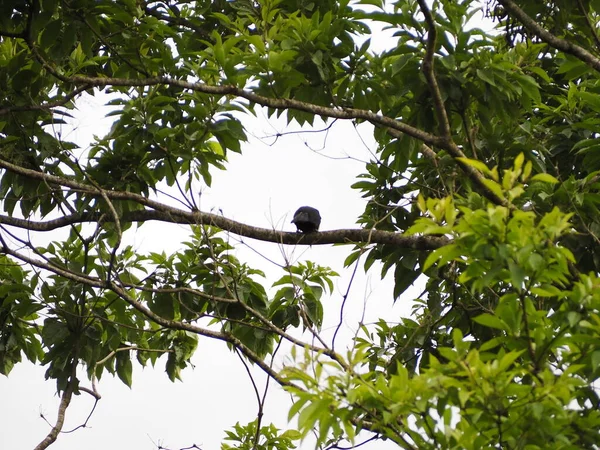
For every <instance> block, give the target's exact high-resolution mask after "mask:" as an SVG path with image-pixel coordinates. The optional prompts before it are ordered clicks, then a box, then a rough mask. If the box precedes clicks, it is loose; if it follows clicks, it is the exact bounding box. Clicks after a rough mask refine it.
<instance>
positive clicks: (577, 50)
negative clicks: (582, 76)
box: [498, 0, 600, 72]
mask: <svg viewBox="0 0 600 450" xmlns="http://www.w3.org/2000/svg"><path fill="white" fill-rule="evenodd" d="M498 3H500V4H501V5H502V6H503V7H504V8H505V9H506V11H508V13H509V14H510V15H511V16H513V17H516V18H517V19H518V20H519V22H521V23H522V24H523V26H524V27H525V28H527V29H528V30H529V31H531V32H532V33H534V34H535V35H536V36H538V37H539V38H540V39H541V40H542V41H544V42H546V43H547V44H549V45H550V46H552V47H554V48H555V49H557V50H560V51H562V52H564V53H568V54H570V55H573V56H575V57H576V58H577V59H579V60H580V61H583V62H584V63H586V64H587V65H588V66H590V67H592V68H593V69H595V70H597V71H599V72H600V58H597V57H596V56H594V55H592V54H591V53H590V52H588V51H587V50H586V49H584V48H583V47H580V46H579V45H577V44H573V43H572V42H569V41H567V40H565V39H561V38H559V37H557V36H555V35H553V34H552V33H550V32H549V31H548V30H546V29H545V28H543V27H541V26H540V25H539V24H538V23H537V22H536V21H535V20H534V19H532V18H531V17H530V16H529V15H527V13H525V11H523V10H522V9H521V8H519V6H517V4H516V3H515V2H514V1H513V0H498Z"/></svg>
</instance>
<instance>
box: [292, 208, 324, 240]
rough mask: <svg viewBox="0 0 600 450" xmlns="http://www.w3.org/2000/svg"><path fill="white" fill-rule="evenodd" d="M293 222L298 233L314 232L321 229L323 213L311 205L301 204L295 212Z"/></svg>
mask: <svg viewBox="0 0 600 450" xmlns="http://www.w3.org/2000/svg"><path fill="white" fill-rule="evenodd" d="M292 223H293V224H294V225H296V228H297V230H296V231H297V232H298V233H314V232H316V231H319V225H321V215H320V214H319V211H318V210H316V209H315V208H313V207H311V206H301V207H300V208H298V211H296V212H295V213H294V219H293V220H292Z"/></svg>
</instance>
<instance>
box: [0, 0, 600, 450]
mask: <svg viewBox="0 0 600 450" xmlns="http://www.w3.org/2000/svg"><path fill="white" fill-rule="evenodd" d="M520 4H522V5H520ZM481 12H484V13H487V16H488V17H490V18H492V19H494V20H495V22H494V23H495V26H496V28H495V29H493V30H491V31H485V30H484V29H482V28H477V27H474V26H473V25H472V24H473V21H474V20H476V19H477V18H478V17H480V14H481ZM599 14H600V4H599V3H598V2H597V1H579V2H577V6H573V5H572V3H571V2H566V1H563V0H561V1H558V0H557V1H554V2H516V1H514V0H496V1H495V2H492V1H490V2H488V3H487V4H482V3H479V2H476V1H474V0H462V1H456V0H436V1H433V2H426V1H425V0H417V1H415V0H398V1H394V2H389V3H386V4H384V2H381V1H377V0H357V1H355V2H353V3H350V2H349V1H347V0H342V1H336V2H334V1H331V0H327V1H319V2H304V1H298V0H258V1H251V0H240V1H235V2H232V1H227V0H218V1H197V2H187V1H180V2H175V1H170V2H152V1H147V2H146V1H135V2H134V1H123V2H113V1H109V0H98V1H87V0H76V1H70V2H67V1H59V0H14V1H7V2H2V3H1V4H0V85H1V86H3V90H2V94H3V95H2V97H3V99H4V101H3V104H2V105H0V139H1V140H0V169H2V171H1V173H0V198H1V200H2V202H1V206H2V210H3V211H4V214H2V215H0V227H1V228H0V250H1V252H0V253H1V255H0V280H1V285H0V373H2V374H5V375H9V373H10V372H11V369H12V368H13V367H14V365H15V364H17V363H19V362H21V360H22V359H23V356H24V357H25V358H26V359H28V360H29V361H32V362H34V363H39V364H42V365H44V366H45V367H46V378H47V379H52V380H54V381H55V382H56V384H57V389H58V391H59V393H60V395H61V398H62V402H61V411H62V413H63V416H64V412H65V410H66V408H67V407H68V405H69V402H70V401H71V396H72V395H73V394H79V393H82V392H86V393H89V394H91V395H93V396H95V397H96V400H99V399H100V396H99V395H98V394H97V392H95V388H94V389H89V388H86V387H85V385H87V384H88V383H87V382H88V380H91V381H92V383H91V384H92V386H95V381H96V380H97V379H100V378H101V377H102V375H103V374H104V373H105V372H106V371H107V372H108V373H110V374H116V375H117V376H118V377H119V378H120V379H121V380H122V381H123V382H124V383H125V384H127V385H128V386H132V383H133V360H134V359H137V362H138V363H139V364H141V365H142V366H144V365H146V364H147V363H148V362H150V363H151V364H152V365H154V364H155V362H156V361H157V359H158V358H160V357H161V356H163V355H164V357H165V359H166V360H167V363H166V367H167V374H168V376H169V378H170V379H171V380H175V379H178V378H179V377H180V374H181V371H182V370H183V369H184V368H185V367H187V366H188V365H189V364H190V358H191V357H192V355H193V354H194V351H195V350H196V347H197V345H198V341H199V339H201V338H205V339H218V340H221V341H224V342H226V343H227V344H228V346H229V347H230V349H232V350H233V351H235V352H237V353H238V354H239V355H241V356H242V358H243V361H244V362H246V361H249V362H250V363H252V364H254V365H255V366H257V367H259V368H260V369H262V370H263V371H264V372H265V373H266V374H267V375H268V376H269V377H270V378H271V379H272V380H274V381H275V382H276V383H278V384H279V385H281V386H283V387H285V388H286V389H287V390H289V392H291V393H292V394H293V397H294V404H293V406H292V407H291V409H290V411H289V417H290V418H293V417H297V419H298V426H299V432H300V434H298V433H297V432H296V431H294V430H288V431H283V432H281V433H280V431H279V430H278V429H276V428H275V427H274V426H273V425H264V424H262V423H261V420H262V411H263V408H264V407H265V405H264V399H263V400H260V399H259V400H258V403H259V412H258V414H257V419H256V420H255V421H253V422H251V423H250V424H248V425H246V426H242V425H240V424H239V423H238V424H236V425H235V426H234V428H233V431H229V432H227V437H226V438H225V439H226V440H227V441H230V442H233V444H231V443H224V444H223V448H265V449H267V448H294V446H295V445H296V444H295V443H294V442H295V441H296V440H298V438H299V436H306V435H308V434H309V433H314V434H315V435H316V436H317V444H318V445H320V446H323V447H325V446H328V448H331V447H335V446H337V445H349V444H348V443H347V442H346V441H350V443H352V444H358V443H359V441H360V440H361V439H363V438H362V437H363V436H365V434H364V433H370V438H369V439H372V440H380V439H381V440H383V439H385V440H390V441H392V442H394V443H396V444H397V445H398V446H399V447H400V448H411V449H416V448H419V449H426V448H473V449H479V448H511V449H512V448H515V449H516V448H527V449H534V448H550V447H551V448H557V449H559V448H565V449H566V448H595V447H596V442H597V441H598V439H599V436H598V430H599V429H600V415H599V413H598V410H599V407H600V397H599V396H598V393H597V391H596V389H595V387H594V386H595V383H596V382H597V379H598V377H599V376H600V369H599V367H600V278H599V277H598V273H599V272H600V245H599V244H600V239H599V236H600V209H599V208H600V157H599V156H598V155H600V152H599V151H598V150H599V148H600V144H599V141H598V133H599V132H600V121H599V119H598V113H599V112H600V81H599V80H600V77H599V75H598V74H599V73H600V58H599V57H598V56H597V55H598V53H599V52H600V38H599V33H600V31H599V30H598V27H597V26H596V24H597V23H599ZM381 27H387V29H388V30H391V31H392V32H393V36H394V38H393V39H391V40H390V45H389V47H388V48H386V49H385V50H382V51H375V50H374V49H373V48H371V41H370V40H369V37H370V36H371V33H372V31H371V29H373V30H378V29H380V28H381ZM100 92H105V93H111V94H113V95H112V96H111V99H112V100H110V105H109V106H110V107H111V111H112V112H111V115H112V116H113V117H114V120H115V121H114V124H113V126H112V128H111V130H110V131H109V132H108V133H107V134H106V135H104V136H97V137H96V139H95V141H94V142H92V143H91V144H90V147H89V148H79V147H78V146H77V145H76V144H75V143H73V142H69V141H68V140H67V139H66V138H65V137H64V136H62V135H61V134H60V133H55V132H53V130H54V128H53V127H55V126H57V125H60V124H63V123H65V120H64V119H65V118H68V117H70V116H71V115H73V114H75V113H74V112H73V110H74V108H75V106H76V104H77V100H78V99H80V98H81V96H82V95H84V93H87V94H86V95H98V94H99V93H100ZM256 106H262V107H264V108H266V110H267V111H268V112H269V114H271V115H278V116H279V115H284V117H285V118H286V119H287V121H288V122H292V121H296V122H297V123H299V124H300V125H305V124H306V125H310V124H313V123H314V121H315V118H317V117H320V118H323V119H324V120H326V121H332V120H335V119H338V120H352V121H354V122H355V123H361V122H369V123H370V124H372V126H373V135H374V138H375V139H376V142H377V149H376V151H375V152H374V153H373V158H372V160H371V161H369V162H368V163H367V164H366V166H365V171H364V173H363V174H361V175H360V176H359V177H358V179H357V180H356V183H355V184H354V185H353V188H354V189H357V190H358V191H360V193H361V194H362V195H363V197H364V198H365V199H366V200H367V206H366V209H365V211H364V213H363V214H362V215H361V216H360V217H358V218H357V223H358V224H359V225H360V229H359V230H336V231H331V232H325V233H318V234H313V235H310V234H309V235H306V236H304V235H300V236H299V235H297V234H295V233H282V232H278V231H274V230H265V229H260V228H256V227H251V226H249V225H246V224H240V223H238V222H235V221H233V220H230V219H228V218H225V217H222V216H221V215H216V214H212V213H208V212H204V211H200V210H199V208H198V206H197V204H196V200H195V197H194V192H195V186H196V185H198V183H204V184H205V185H209V186H210V184H211V182H212V176H213V173H214V171H215V169H224V168H226V162H227V158H228V156H229V155H230V154H231V153H232V152H234V153H240V152H241V149H242V144H243V142H245V140H246V133H247V130H245V128H244V125H243V123H242V120H241V118H242V117H243V116H244V114H253V113H254V112H255V107H256ZM164 185H167V186H171V187H175V188H176V189H177V190H178V192H179V193H180V194H181V195H180V198H178V200H179V201H180V204H181V205H183V206H182V207H180V208H176V207H173V206H169V204H168V200H169V199H167V198H166V196H165V195H164V194H163V193H162V191H161V186H164ZM149 220H158V221H162V222H164V223H165V225H168V224H172V223H177V224H185V225H187V226H189V227H190V238H189V240H188V242H184V243H182V247H183V249H182V250H179V251H176V252H173V253H171V254H166V253H160V254H158V253H148V254H144V253H140V252H137V251H134V249H133V248H132V247H129V246H126V245H124V244H123V237H124V236H125V235H126V234H127V233H131V232H133V231H135V230H134V227H135V226H141V225H142V224H143V223H144V222H145V221H149ZM59 228H60V229H64V230H66V231H67V232H68V233H66V234H65V235H64V238H58V237H57V238H56V239H55V240H54V241H53V242H51V243H48V244H47V245H44V246H36V245H33V244H32V242H33V241H31V240H30V239H29V236H30V234H24V233H19V232H16V231H15V230H16V229H21V230H26V231H27V232H28V233H33V234H35V233H37V232H42V231H50V230H55V229H59ZM21 230H18V231H21ZM226 233H232V234H236V235H240V236H247V237H251V238H255V239H259V240H262V241H265V242H269V243H271V245H278V244H286V245H287V244H297V245H311V244H312V245H325V244H332V243H345V244H353V245H354V247H353V248H352V249H350V248H349V249H348V257H347V259H346V263H347V265H348V266H352V265H357V264H360V263H361V262H364V266H365V269H367V270H368V269H369V268H371V267H372V266H373V265H374V264H375V263H381V264H382V265H381V267H382V274H381V275H382V276H385V275H387V274H388V273H390V274H391V273H393V275H394V280H395V289H394V299H390V300H395V299H397V298H399V297H400V296H401V295H402V294H403V293H405V291H406V289H407V288H408V287H409V286H411V285H412V284H413V282H414V281H415V280H416V279H417V278H418V277H419V276H421V275H425V279H426V295H424V296H423V297H421V298H418V299H414V308H413V314H412V315H411V317H406V318H398V317H396V318H389V317H386V318H381V319H380V320H379V321H378V322H377V323H376V324H374V325H370V326H368V325H362V324H361V325H360V327H359V328H360V332H359V333H358V334H357V335H356V337H355V339H354V342H353V343H352V345H351V346H349V347H348V348H347V349H345V351H344V352H341V353H340V350H339V348H337V351H334V349H333V346H331V347H330V346H328V345H327V344H326V343H325V341H324V340H322V339H319V332H320V327H321V325H322V323H323V318H324V315H325V314H327V313H328V311H327V310H326V309H324V308H323V303H325V302H324V297H325V296H326V295H328V294H331V293H332V291H333V288H334V285H333V282H332V279H333V278H334V277H336V276H337V274H336V273H335V272H334V271H332V270H331V269H329V268H326V267H321V266H318V265H316V264H314V263H312V262H299V263H297V264H290V265H288V266H286V267H282V268H281V273H280V274H279V275H278V281H276V282H275V283H274V285H273V286H265V282H264V273H263V271H262V270H259V269H257V268H254V267H249V266H248V265H247V264H246V263H244V262H243V261H240V260H239V259H238V258H237V257H236V256H234V254H233V253H232V252H233V250H234V247H233V246H232V245H231V244H230V241H229V239H228V238H227V236H226ZM361 256H364V258H361ZM271 288H273V289H272V290H271ZM334 313H335V314H339V312H334ZM303 333H304V334H303ZM298 336H300V337H298ZM307 336H308V337H307ZM282 342H287V343H289V344H290V345H291V346H292V350H293V354H294V355H295V359H294V362H293V364H289V365H288V366H287V367H284V368H283V369H282V370H276V369H274V367H276V366H274V365H273V364H272V362H273V361H272V359H273V358H274V355H275V353H276V351H277V348H279V345H280V344H281V343H282ZM315 342H317V343H318V345H316V344H315ZM298 350H300V352H299V351H298ZM82 367H83V370H82ZM59 416H60V415H59ZM61 428H62V422H61V421H60V420H59V421H58V422H57V423H56V425H55V426H54V428H53V429H52V430H51V431H50V433H49V434H48V436H47V437H46V438H45V439H44V440H43V441H42V442H41V443H40V446H38V448H46V447H47V446H49V445H50V444H51V443H52V442H54V440H55V439H56V437H57V436H58V433H59V432H60V431H61ZM361 431H362V432H364V433H363V434H360V435H359V432H361Z"/></svg>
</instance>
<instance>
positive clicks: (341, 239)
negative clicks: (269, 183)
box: [0, 159, 450, 250]
mask: <svg viewBox="0 0 600 450" xmlns="http://www.w3.org/2000/svg"><path fill="white" fill-rule="evenodd" d="M0 167H2V168H4V169H6V170H10V171H11V172H14V173H17V174H19V175H23V176H25V177H29V178H34V179H37V180H44V181H46V182H47V183H49V184H54V185H59V186H63V187H67V188H70V189H73V190H76V191H79V192H83V193H86V194H89V195H92V196H96V197H101V198H107V199H110V200H112V201H115V200H117V201H118V200H122V201H123V200H128V201H134V202H136V203H138V204H140V205H143V206H145V207H147V208H148V209H145V210H139V211H129V212H125V213H123V215H122V216H120V217H119V220H120V221H121V222H146V221H150V220H157V221H161V222H170V223H179V224H190V225H211V226H215V227H217V228H220V229H221V230H224V231H229V232H231V233H234V234H237V235H239V236H244V237H249V238H253V239H257V240H261V241H267V242H276V243H280V244H288V245H325V244H351V243H359V242H365V243H373V244H388V245H394V246H398V247H404V248H413V249H418V250H432V249H436V248H439V247H442V246H444V245H447V244H448V243H449V242H450V241H449V239H448V238H446V237H439V236H405V235H403V234H399V233H393V232H390V231H381V230H369V229H347V230H334V231H323V232H319V233H311V234H299V233H295V232H280V231H277V230H273V229H269V228H259V227H254V226H251V225H246V224H244V223H241V222H236V221H234V220H231V219H227V218H225V217H223V216H220V215H217V214H211V213H206V212H201V211H185V210H182V209H178V208H175V207H172V206H168V205H165V204H163V203H160V202H158V201H155V200H151V199H148V198H147V197H144V196H143V195H139V194H134V193H131V192H124V191H113V190H108V189H102V188H100V187H97V186H92V185H89V184H85V183H81V182H78V181H75V180H72V179H69V178H65V177H57V176H55V175H50V174H47V173H44V172H38V171H35V170H31V169H26V168H24V167H21V166H17V165H15V164H12V163H9V162H8V161H4V160H1V159H0ZM114 220H115V219H114V214H112V215H109V214H102V213H100V212H87V213H86V212H83V213H75V214H70V215H67V216H63V217H60V218H58V219H52V220H48V221H40V222H38V221H32V220H28V219H19V218H15V217H10V216H3V215H0V224H5V225H12V226H15V227H18V228H23V229H27V230H31V231H50V230H55V229H57V228H61V227H66V226H69V225H73V224H76V223H83V222H112V221H114Z"/></svg>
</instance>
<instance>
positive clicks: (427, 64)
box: [418, 0, 452, 141]
mask: <svg viewBox="0 0 600 450" xmlns="http://www.w3.org/2000/svg"><path fill="white" fill-rule="evenodd" d="M418 1H419V7H420V8H421V12H422V13H423V15H424V16H425V22H427V27H428V30H427V50H426V51H425V58H423V74H424V75H425V79H426V80H427V84H428V86H429V90H430V91H431V95H432V97H433V104H434V107H435V115H436V117H437V119H438V122H439V127H440V134H441V135H442V137H443V138H444V139H445V140H447V141H451V140H452V132H451V131H450V121H449V120H448V114H447V113H446V106H445V105H444V100H443V99H442V93H441V91H440V87H439V85H438V82H437V79H436V77H435V71H434V69H433V64H434V59H433V57H434V55H435V44H436V39H437V30H436V28H435V22H434V20H433V16H432V15H431V11H430V10H429V7H428V6H427V3H426V2H425V0H418Z"/></svg>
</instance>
